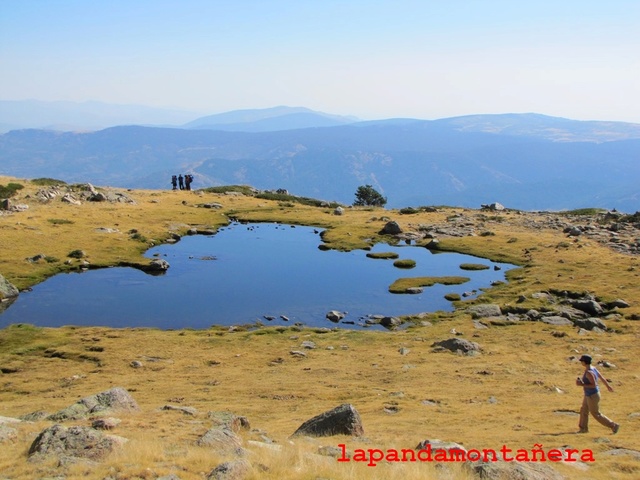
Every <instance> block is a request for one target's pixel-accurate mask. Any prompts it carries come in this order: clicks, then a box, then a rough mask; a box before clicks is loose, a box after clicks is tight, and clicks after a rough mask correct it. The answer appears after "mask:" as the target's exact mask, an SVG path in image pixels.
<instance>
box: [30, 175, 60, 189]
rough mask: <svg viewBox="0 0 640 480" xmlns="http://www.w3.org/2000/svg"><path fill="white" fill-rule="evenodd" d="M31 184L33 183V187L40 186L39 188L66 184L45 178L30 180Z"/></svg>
mask: <svg viewBox="0 0 640 480" xmlns="http://www.w3.org/2000/svg"><path fill="white" fill-rule="evenodd" d="M31 183H33V184H34V185H40V186H41V187H54V186H57V185H66V184H67V182H65V181H64V180H57V179H55V178H47V177H42V178H34V179H33V180H31Z"/></svg>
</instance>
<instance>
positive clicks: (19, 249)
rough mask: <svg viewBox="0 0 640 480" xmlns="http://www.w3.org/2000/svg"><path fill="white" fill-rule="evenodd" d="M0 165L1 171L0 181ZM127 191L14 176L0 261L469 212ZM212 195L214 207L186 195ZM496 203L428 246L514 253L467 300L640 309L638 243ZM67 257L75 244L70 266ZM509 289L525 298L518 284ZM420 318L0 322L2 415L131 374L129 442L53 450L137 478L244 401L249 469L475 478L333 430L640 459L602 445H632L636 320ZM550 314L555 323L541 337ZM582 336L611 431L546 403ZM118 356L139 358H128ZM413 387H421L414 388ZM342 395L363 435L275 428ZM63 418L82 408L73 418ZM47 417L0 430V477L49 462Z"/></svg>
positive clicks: (135, 254)
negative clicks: (273, 228)
mask: <svg viewBox="0 0 640 480" xmlns="http://www.w3.org/2000/svg"><path fill="white" fill-rule="evenodd" d="M7 181H9V180H8V179H7V178H0V183H7ZM13 181H18V182H19V183H26V182H24V181H20V180H13ZM35 190H37V187H35V186H32V185H27V188H26V189H25V191H23V192H24V194H33V192H34V191H35ZM129 193H130V195H131V196H132V197H133V198H134V199H135V200H136V201H137V202H138V204H137V205H116V206H114V205H104V204H83V205H81V206H79V207H72V206H68V205H62V204H60V203H58V202H52V203H50V204H39V203H38V202H35V201H33V200H32V199H25V198H24V195H23V194H22V193H21V197H22V198H18V199H17V201H18V202H19V203H23V202H24V203H29V205H30V209H29V211H27V212H25V213H21V214H16V215H11V216H4V217H0V243H1V244H2V246H3V248H2V249H0V273H2V274H3V275H5V276H6V277H7V278H8V279H9V280H10V281H12V282H13V283H14V284H16V285H18V286H20V287H21V288H24V287H26V286H29V285H32V284H33V283H35V282H37V281H40V280H41V279H42V278H44V277H46V276H48V275H51V274H53V273H55V272H56V271H59V270H64V269H65V268H69V267H68V266H65V265H64V264H63V261H64V260H65V259H66V255H67V254H68V253H69V252H70V251H72V250H74V249H82V250H85V251H86V252H87V253H88V254H89V261H90V262H91V263H93V264H99V265H109V264H113V263H116V262H118V261H123V260H126V261H136V262H140V261H145V260H144V259H143V257H141V256H140V253H141V252H142V251H143V250H144V248H146V245H143V244H142V243H141V242H138V241H135V240H131V239H130V238H129V235H127V234H126V232H127V231H128V230H129V229H137V230H138V231H140V232H141V233H142V234H143V235H144V236H145V237H147V238H148V239H155V240H158V241H160V240H162V239H164V238H166V237H167V236H168V235H169V233H170V232H172V231H176V232H184V231H186V229H187V228H188V227H190V226H198V227H202V228H215V227H216V226H218V225H222V224H224V223H225V222H226V217H225V214H226V215H233V216H236V217H239V218H242V219H246V220H263V221H281V222H287V223H299V224H302V223H304V224H309V225H317V226H321V227H323V228H327V229H328V233H327V234H326V235H325V237H324V238H325V239H326V240H327V241H330V242H331V243H330V245H332V246H333V247H336V248H342V249H349V248H355V247H357V246H360V247H363V246H366V245H369V244H371V243H373V242H375V241H376V238H377V232H378V231H379V230H380V228H381V227H382V226H383V225H384V223H385V221H386V220H385V218H383V217H388V218H392V219H394V220H397V221H398V222H399V223H400V225H401V226H403V227H405V228H408V226H409V224H418V223H425V224H426V223H440V222H444V221H445V218H446V216H448V215H450V214H451V213H452V212H456V213H464V214H465V215H469V216H473V215H475V213H474V212H472V211H464V210H462V209H450V210H447V209H445V210H444V211H443V212H440V213H421V214H419V215H411V216H407V217H404V216H400V215H398V214H397V213H395V212H392V211H382V210H367V209H346V211H345V214H344V215H343V216H335V215H333V214H332V211H331V210H330V209H322V208H313V207H302V206H300V207H295V208H291V207H289V206H282V205H279V204H277V203H274V202H269V201H265V200H256V199H253V198H247V197H226V196H221V195H214V194H205V195H199V194H198V193H195V192H190V193H189V192H152V191H135V192H129ZM183 201H186V202H187V205H183V203H182V202H183ZM214 201H215V202H218V203H221V204H222V205H223V209H222V210H209V209H200V208H194V207H193V205H194V204H196V203H205V202H214ZM502 217H503V218H502V219H501V220H500V221H486V222H485V223H486V228H487V230H491V231H492V232H494V233H495V235H493V236H487V237H464V238H459V239H447V240H444V241H443V242H442V243H443V247H444V248H449V249H456V250H459V251H463V252H469V253H474V254H476V255H478V256H483V257H486V258H492V259H494V260H501V261H512V262H518V263H519V264H521V265H523V268H521V269H518V270H516V271H514V273H512V274H511V275H510V279H511V281H510V282H509V283H507V284H505V285H502V286H499V287H496V288H492V289H490V290H488V291H487V292H486V294H485V295H483V296H482V297H481V298H480V300H479V301H481V302H482V301H485V302H489V301H490V302H496V303H499V304H501V305H515V304H516V302H517V299H518V297H519V296H520V295H530V294H531V293H533V292H537V291H541V290H546V289H549V288H557V289H559V290H575V291H589V292H592V293H594V294H596V295H598V296H601V297H603V298H608V299H613V298H624V299H626V300H627V301H629V302H630V303H632V307H631V308H630V309H627V310H626V311H624V312H623V313H625V316H626V317H628V315H629V314H630V313H640V310H639V309H638V308H639V307H638V303H640V302H639V300H640V290H639V289H640V286H639V284H640V282H638V274H637V266H638V259H637V258H634V257H629V256H623V255H619V254H615V253H613V252H611V251H609V250H607V249H606V248H605V247H602V246H600V245H597V244H595V243H593V242H584V241H582V242H576V243H571V244H569V245H568V246H561V247H559V245H560V244H561V243H563V242H566V239H565V238H564V236H563V235H562V234H561V232H557V231H551V230H549V231H547V230H543V229H538V230H535V231H532V230H531V229H529V228H526V227H525V226H524V225H523V224H522V217H523V216H522V215H519V214H512V213H505V214H503V215H502ZM51 218H54V219H68V220H72V221H73V222H74V223H73V224H62V225H54V224H52V223H51V222H49V221H48V219H51ZM97 227H110V228H118V229H119V231H120V232H122V233H121V234H98V233H97V232H95V229H96V228H97ZM513 239H515V241H514V240H513ZM7 246H9V247H7ZM41 252H42V253H45V254H47V255H49V256H53V257H57V258H59V259H60V262H55V263H44V262H42V263H34V264H31V263H28V262H26V261H25V260H24V259H25V258H26V257H30V256H33V255H35V254H37V253H41ZM372 261H373V260H372ZM77 265H78V262H77V261H76V260H74V261H73V266H74V267H75V266H77ZM459 305H461V306H462V305H464V302H460V304H459ZM521 305H524V306H531V307H536V306H538V305H537V304H536V302H535V301H534V300H531V299H529V300H527V301H526V302H525V303H523V304H521ZM425 319H427V320H430V321H431V322H432V323H433V325H432V326H430V327H422V326H417V327H411V328H409V329H407V330H403V331H396V332H374V331H351V330H339V331H332V332H329V333H319V332H316V331H314V329H302V330H299V329H294V328H287V329H285V328H265V329H260V330H255V331H235V332H231V331H228V329H223V328H212V329H208V330H201V331H200V330H198V331H196V330H181V331H160V330H155V329H137V328H130V329H110V328H97V327H95V328H92V327H91V328H90V327H87V328H73V327H64V328H58V329H49V328H34V327H30V326H21V327H18V326H13V327H10V328H6V329H3V330H0V367H3V368H5V371H15V373H4V374H0V416H8V417H17V416H20V415H24V414H27V413H30V412H33V411H37V410H45V411H48V412H54V411H57V410H59V409H62V408H64V407H66V406H68V405H70V404H72V403H74V402H75V401H77V400H78V399H79V398H82V397H85V396H87V395H90V394H94V393H97V392H100V391H103V390H106V389H108V388H110V387H113V386H122V387H124V388H126V389H127V390H129V391H130V392H131V394H132V396H133V397H134V398H135V399H136V401H137V402H138V403H139V405H140V407H141V411H140V412H139V413H136V414H127V415H121V416H119V418H121V419H122V423H121V424H120V425H119V426H118V427H117V428H116V430H115V431H114V433H115V434H117V435H121V436H123V437H125V438H128V439H129V443H128V444H127V445H126V447H125V448H123V449H122V450H121V451H119V452H117V453H115V454H113V455H111V456H109V457H108V458H107V459H106V460H105V461H104V462H102V463H100V464H98V465H96V466H90V467H88V466H86V465H82V464H80V465H75V466H70V467H67V469H66V470H65V471H64V474H65V476H66V478H67V479H68V480H73V479H76V478H78V479H79V478H87V477H88V478H100V479H101V478H105V477H106V476H108V475H111V476H112V477H113V478H119V479H134V478H143V479H146V478H156V477H157V476H159V475H166V474H169V473H175V474H176V475H178V476H179V477H180V478H182V479H184V480H188V479H196V478H198V479H201V478H202V477H203V473H207V472H209V471H210V470H211V469H212V468H213V467H215V466H216V465H217V464H218V463H219V462H221V461H223V460H225V458H223V457H220V456H218V455H216V453H215V452H212V451H210V450H208V449H206V448H203V447H197V446H196V445H195V440H196V439H197V438H198V436H200V435H202V434H203V433H204V432H205V431H206V430H207V429H208V428H209V426H210V425H209V423H208V421H207V418H206V413H207V412H208V411H221V410H224V411H231V412H233V413H235V414H238V415H243V416H246V417H247V418H248V419H249V421H250V422H251V426H252V428H253V429H254V431H251V432H245V433H243V437H244V440H245V447H246V448H247V449H248V450H250V452H251V453H250V454H249V455H250V456H249V459H250V460H251V462H252V464H253V471H252V474H251V478H256V479H257V478H265V479H271V478H273V479H276V478H277V479H287V478H291V479H315V478H345V479H346V478H353V479H373V478H380V479H382V478H385V479H388V478H390V479H394V478H398V479H400V478H403V479H404V478H440V479H449V478H451V479H454V478H455V479H458V478H461V479H471V478H473V477H472V476H471V475H470V473H469V472H468V471H467V470H465V469H464V468H463V467H462V466H461V465H452V466H450V468H449V467H448V468H445V469H440V468H436V466H435V465H432V464H420V463H417V464H379V465H378V466H377V467H375V468H372V467H367V466H366V465H364V464H359V463H354V462H351V463H340V462H337V461H336V460H335V459H332V458H330V457H320V456H318V455H316V453H317V449H318V447H319V446H321V445H330V446H337V445H338V444H340V443H345V444H346V445H347V449H348V450H349V451H352V450H354V449H368V448H379V449H402V448H413V447H415V446H416V445H417V444H418V442H420V441H421V440H424V439H426V438H439V439H442V440H446V441H455V442H459V443H462V444H464V445H465V446H466V447H467V448H479V449H483V448H493V449H496V450H498V449H499V448H501V447H502V446H503V445H506V446H507V447H508V448H511V449H513V450H517V449H527V450H530V449H532V448H533V446H534V445H535V444H542V445H543V446H544V448H545V450H546V449H550V448H559V447H561V446H565V445H570V446H572V447H573V448H576V449H580V450H584V449H590V450H593V452H594V456H595V458H596V461H595V462H594V463H593V464H591V465H589V466H588V467H587V470H586V471H583V470H582V469H580V468H579V467H578V466H576V465H572V464H570V463H561V464H555V465H554V467H555V468H556V469H557V470H558V471H560V472H561V473H563V474H565V475H566V476H567V478H591V479H596V480H597V479H610V478H612V479H624V480H627V479H629V480H631V479H635V478H638V477H639V476H640V460H637V459H634V458H633V457H631V456H629V455H622V456H611V455H605V452H606V451H607V450H611V449H613V448H627V449H632V450H636V451H640V435H638V427H639V423H640V416H639V415H638V414H639V413H640V407H639V404H638V401H637V395H636V391H637V385H638V380H639V379H640V374H639V373H638V372H640V348H639V347H638V345H639V343H638V340H639V334H640V328H639V325H638V322H634V321H631V320H627V319H622V320H619V321H615V322H614V321H611V322H610V324H609V325H610V326H611V327H613V328H614V330H615V333H614V332H610V333H603V334H596V333H589V334H587V335H579V334H578V333H577V332H576V329H575V328H573V327H550V326H548V325H545V324H542V323H535V322H531V323H529V322H525V323H522V324H519V325H516V326H508V327H492V328H489V329H486V330H475V329H474V327H473V323H472V321H471V318H470V317H469V315H467V314H466V313H464V312H463V311H462V310H460V311H458V312H455V313H452V314H444V313H442V312H440V313H436V314H433V315H429V316H427V317H426V318H425ZM451 329H456V331H458V332H462V333H463V337H464V338H467V339H469V340H472V341H475V342H478V343H479V344H480V345H481V346H482V348H483V353H482V354H481V355H479V356H457V355H455V354H453V353H438V352H434V351H433V350H432V348H431V345H432V343H433V342H434V341H439V340H443V339H446V338H450V337H451V336H452V334H451V333H450V330H451ZM554 331H556V332H558V331H559V332H564V333H566V336H564V337H557V336H554V335H552V332H554ZM304 340H312V341H314V342H315V343H316V344H317V348H316V349H313V350H305V352H306V353H307V357H305V358H297V357H295V356H292V355H291V354H290V352H291V351H292V350H302V348H301V346H300V344H301V343H302V342H303V341H304ZM95 347H100V348H95ZM329 347H333V348H332V349H329ZM402 347H404V348H407V349H409V353H408V354H407V355H402V354H401V353H400V352H399V350H400V348H402ZM97 350H102V351H97ZM581 353H590V354H592V355H594V357H595V358H596V360H598V359H606V360H607V361H609V362H611V363H613V364H615V365H616V368H615V369H611V370H607V371H606V374H607V377H608V378H610V379H612V381H613V382H612V383H613V385H614V387H615V389H616V391H615V393H608V392H606V391H605V392H603V393H602V403H601V407H602V410H603V412H604V413H605V414H607V415H608V416H610V417H611V418H612V419H614V420H615V421H617V422H620V423H621V425H622V427H621V429H620V432H619V433H618V434H617V435H616V436H613V435H611V433H610V432H608V431H607V430H606V429H605V428H604V427H602V426H600V425H598V424H597V423H596V422H594V421H593V420H591V433H589V434H587V435H576V434H575V433H574V432H576V431H577V416H575V415H563V414H558V413H556V412H557V411H562V410H570V411H573V412H576V411H577V410H578V408H579V405H580V402H581V391H580V389H579V388H577V387H575V385H574V379H575V377H576V376H577V375H579V374H580V372H581V368H580V366H579V364H577V363H576V361H575V360H572V358H574V357H576V356H577V355H578V354H581ZM134 360H138V361H140V362H142V364H143V367H142V368H137V369H136V368H132V367H131V366H130V363H131V362H132V361H134ZM6 369H8V370H6ZM494 399H495V400H494ZM425 400H431V401H433V402H434V404H433V405H431V404H427V403H423V401H425ZM341 403H351V404H353V405H354V406H355V407H356V409H357V410H358V411H359V413H360V415H361V417H362V419H363V423H364V428H365V438H363V439H351V438H346V437H330V438H321V439H313V440H312V439H304V438H302V439H301V438H296V439H290V438H289V437H290V435H291V434H292V433H293V432H294V431H295V430H296V429H297V428H298V426H300V424H301V423H302V422H304V421H305V420H307V419H309V418H310V417H312V416H314V415H317V414H319V413H321V412H323V411H326V410H328V409H331V408H333V407H335V406H337V405H339V404H341ZM167 404H171V405H181V406H190V407H194V408H196V409H197V411H198V414H197V415H196V416H186V415H184V414H182V413H180V412H177V411H165V410H160V408H161V407H162V406H164V405H167ZM390 412H395V413H390ZM73 424H82V425H88V424H89V421H79V422H73ZM47 425H48V423H47V422H36V423H33V424H25V425H21V426H20V427H19V430H18V438H17V439H16V440H15V441H13V442H5V443H3V444H2V448H0V472H1V473H0V477H6V478H11V479H22V478H24V479H28V478H40V477H46V476H53V475H55V474H56V472H59V470H58V468H57V467H56V466H55V465H54V463H45V464H31V463H28V462H26V457H27V455H26V454H27V450H28V447H29V445H30V443H31V441H32V440H33V438H34V437H35V435H36V434H37V433H38V432H40V431H41V430H42V429H43V428H45V426H47ZM261 432H263V433H264V435H266V436H267V437H269V438H271V439H273V440H274V441H275V442H276V445H279V446H280V450H279V451H274V450H272V449H269V448H265V447H264V446H259V445H256V444H254V443H250V441H261V440H262V437H261ZM260 465H262V466H263V468H261V467H260Z"/></svg>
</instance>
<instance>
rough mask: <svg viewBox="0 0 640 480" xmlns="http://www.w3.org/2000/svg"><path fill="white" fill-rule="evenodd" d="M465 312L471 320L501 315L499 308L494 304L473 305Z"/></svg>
mask: <svg viewBox="0 0 640 480" xmlns="http://www.w3.org/2000/svg"><path fill="white" fill-rule="evenodd" d="M467 311H468V312H469V313H470V314H471V317H472V318H485V317H499V316H501V315H502V310H500V306H499V305H494V304H481V305H473V306H471V307H469V308H468V309H467Z"/></svg>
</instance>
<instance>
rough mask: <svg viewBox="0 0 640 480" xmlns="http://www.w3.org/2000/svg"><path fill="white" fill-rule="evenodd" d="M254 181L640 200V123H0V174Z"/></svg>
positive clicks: (455, 198) (479, 118)
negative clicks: (82, 127)
mask: <svg viewBox="0 0 640 480" xmlns="http://www.w3.org/2000/svg"><path fill="white" fill-rule="evenodd" d="M177 173H192V174H193V175H194V176H195V183H194V188H201V187H206V186H213V185H222V184H248V185H253V186H255V187H257V188H260V189H278V188H284V189H287V190H289V192H290V193H292V194H295V195H302V196H310V197H315V198H320V199H325V200H335V201H339V202H341V203H346V204H350V203H352V202H353V200H354V194H355V191H356V189H357V187H358V186H360V185H364V184H370V185H372V186H374V188H376V189H377V190H379V191H380V192H381V193H382V194H383V195H385V196H386V197H387V198H388V200H389V202H388V206H389V207H405V206H420V205H458V206H465V207H473V208H477V207H479V206H480V204H483V203H492V202H495V201H497V202H500V203H502V204H504V205H506V206H507V207H511V208H518V209H523V210H565V209H574V208H583V207H601V208H617V209H618V210H621V211H625V212H635V211H638V210H640V124H631V123H623V122H605V121H593V122H585V121H576V120H570V119H564V118H556V117H548V116H544V115H539V114H504V115H471V116H464V117H455V118H447V119H440V120H433V121H427V120H416V119H386V120H379V121H369V122H362V121H358V120H357V119H356V118H353V117H341V116H336V115H329V114H326V113H321V112H315V111H312V110H308V109H305V108H291V107H275V108H272V109H264V110H241V111H235V112H228V113H225V114H219V115H211V116H205V117H198V118H193V119H191V120H190V121H187V122H184V123H182V124H181V126H180V127H172V128H166V127H165V128H160V127H144V126H117V127H112V128H107V129H103V130H99V131H94V132H60V131H51V130H43V129H27V130H14V131H10V132H8V133H5V134H3V135H0V174H5V175H13V176H17V177H25V178H34V177H54V178H58V179H61V180H65V181H67V182H87V181H88V182H92V183H95V184H98V185H112V186H117V187H127V188H169V179H170V176H171V175H172V174H177Z"/></svg>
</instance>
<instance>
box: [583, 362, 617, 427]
mask: <svg viewBox="0 0 640 480" xmlns="http://www.w3.org/2000/svg"><path fill="white" fill-rule="evenodd" d="M580 363H581V364H582V366H583V367H584V373H583V374H582V378H580V377H578V378H577V379H576V385H577V386H579V387H582V388H583V389H584V399H583V400H582V407H581V408H580V422H579V424H578V427H579V428H580V430H579V432H578V433H587V432H588V431H589V414H591V415H593V418H595V419H596V420H597V421H598V422H600V423H601V424H602V425H604V426H605V427H607V428H610V429H611V431H612V432H613V433H614V434H615V433H618V430H619V429H620V424H618V423H615V422H613V421H612V420H609V419H608V418H607V417H605V416H604V415H603V414H601V413H600V405H599V404H600V388H598V379H600V380H602V383H603V384H604V385H605V387H607V390H609V391H610V392H613V387H611V385H609V382H607V379H606V378H604V377H603V376H602V375H600V372H598V370H597V369H596V368H595V367H592V366H591V357H590V356H589V355H582V356H581V357H580Z"/></svg>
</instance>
